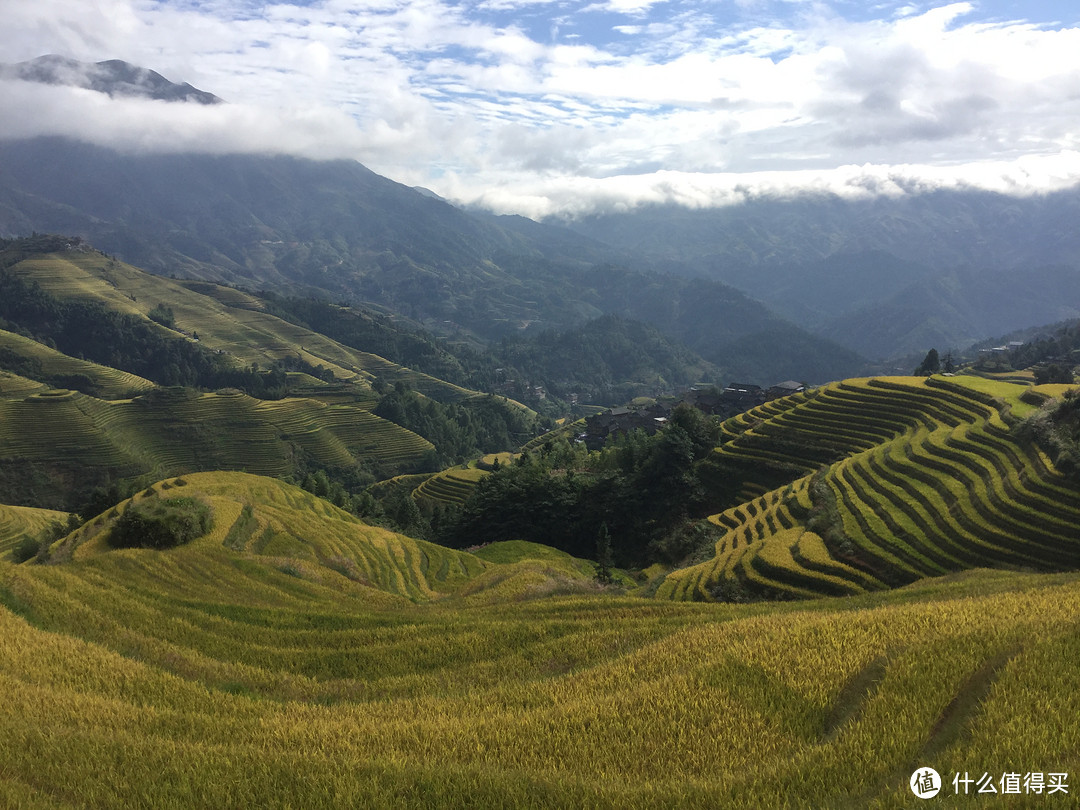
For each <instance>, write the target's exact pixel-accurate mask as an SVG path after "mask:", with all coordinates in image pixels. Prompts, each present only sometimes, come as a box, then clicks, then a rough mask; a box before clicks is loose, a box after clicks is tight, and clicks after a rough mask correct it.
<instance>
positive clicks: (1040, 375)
mask: <svg viewBox="0 0 1080 810" xmlns="http://www.w3.org/2000/svg"><path fill="white" fill-rule="evenodd" d="M1034 374H1035V384H1036V385H1046V384H1047V383H1064V384H1066V385H1071V384H1072V383H1073V372H1072V367H1071V366H1063V365H1059V364H1057V363H1051V364H1050V365H1048V366H1039V367H1038V368H1036V369H1035V371H1034Z"/></svg>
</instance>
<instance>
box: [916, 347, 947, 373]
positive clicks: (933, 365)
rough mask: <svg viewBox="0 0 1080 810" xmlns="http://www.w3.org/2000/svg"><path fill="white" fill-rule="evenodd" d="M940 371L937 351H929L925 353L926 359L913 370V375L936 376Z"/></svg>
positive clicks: (939, 359)
mask: <svg viewBox="0 0 1080 810" xmlns="http://www.w3.org/2000/svg"><path fill="white" fill-rule="evenodd" d="M940 370H941V358H939V357H938V350H937V349H931V350H930V351H928V352H927V353H926V357H924V358H923V361H922V363H921V364H920V365H919V367H918V368H917V369H915V374H917V375H925V376H929V375H931V374H937V373H938V372H939V371H940Z"/></svg>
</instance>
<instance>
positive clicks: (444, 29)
mask: <svg viewBox="0 0 1080 810" xmlns="http://www.w3.org/2000/svg"><path fill="white" fill-rule="evenodd" d="M0 1H2V0H0ZM788 7H790V9H794V11H793V12H792V11H790V9H789V11H788V12H787V13H782V12H784V10H785V8H788ZM843 8H844V7H843V6H836V7H835V8H830V7H829V6H827V5H824V4H823V3H820V2H807V3H784V2H774V1H773V0H756V1H755V2H747V3H742V4H736V5H735V6H732V5H731V4H727V3H725V4H701V3H691V2H686V1H685V0H666V2H652V0H608V2H604V3H591V4H590V2H589V0H474V2H450V0H367V1H366V2H357V1H356V0H321V1H319V0H316V2H313V3H312V4H311V5H299V4H288V3H278V4H270V5H260V4H252V3H250V2H247V0H213V1H212V2H210V0H205V1H200V0H186V2H183V3H176V2H165V0H98V2H95V3H86V2H85V1H84V0H36V2H34V3H21V2H19V3H15V2H12V1H11V0H8V2H7V3H5V25H4V27H3V29H2V30H0V52H3V53H4V54H5V55H6V56H5V58H6V59H8V60H10V61H17V60H21V59H29V58H33V57H35V56H38V55H40V54H42V53H48V52H59V53H62V54H64V55H68V56H73V57H75V58H80V59H83V60H88V61H96V60H100V59H107V58H123V59H126V60H128V61H131V62H134V63H136V64H140V65H143V66H146V67H150V68H153V69H155V70H157V71H159V72H161V73H163V74H164V75H165V76H167V77H168V78H170V79H172V80H174V81H188V82H191V83H192V84H194V85H195V86H196V87H199V88H200V89H204V90H208V91H210V92H213V93H215V94H217V95H219V96H221V97H222V98H224V99H226V100H227V101H229V102H232V103H231V104H230V105H228V106H222V105H219V106H218V107H215V108H213V109H196V108H195V107H194V106H191V105H181V106H173V107H169V106H168V105H163V104H152V103H150V102H138V101H133V100H130V99H128V100H110V99H108V98H106V97H102V96H97V95H96V94H92V93H89V92H88V91H79V92H76V91H72V90H64V89H61V88H43V87H41V86H37V85H23V84H22V83H13V82H3V83H0V102H2V103H4V104H5V109H19V110H20V111H21V114H20V115H19V116H5V117H4V118H3V119H0V137H15V136H19V135H27V134H35V133H67V134H70V133H71V131H72V128H71V121H72V120H78V121H79V122H80V125H79V134H80V136H81V137H85V138H87V139H90V140H93V141H95V142H96V143H102V144H110V143H111V144H115V145H118V146H120V147H122V148H129V149H136V148H137V149H144V150H146V149H167V150H177V149H188V148H195V149H203V150H212V151H287V152H292V153H297V154H303V155H305V156H313V157H344V156H348V157H355V158H357V159H359V160H361V161H362V162H364V163H366V164H367V165H369V166H371V167H372V168H373V169H375V170H376V171H380V172H382V173H384V174H388V175H389V176H391V177H393V178H395V179H399V180H402V181H403V182H408V183H413V184H418V185H424V186H428V187H430V188H433V189H435V190H436V191H438V192H439V193H441V194H443V195H445V196H449V197H453V196H458V197H460V198H461V199H463V200H469V201H479V202H486V203H489V204H491V205H494V206H497V207H499V208H500V210H520V211H523V212H530V213H541V212H543V213H551V212H555V211H558V210H562V209H564V208H565V210H569V211H580V210H584V209H585V208H586V207H588V206H590V205H615V204H636V203H637V202H640V201H643V200H648V199H667V200H677V201H681V202H683V203H684V204H694V205H697V204H724V203H725V202H729V201H731V200H733V199H738V198H739V195H740V194H741V193H743V192H736V191H735V189H737V188H759V187H760V188H768V189H771V190H773V191H775V190H776V189H778V188H785V189H788V188H795V187H798V186H800V185H806V186H807V187H810V188H819V187H821V186H822V184H825V185H826V186H828V187H830V188H831V187H832V184H835V183H839V184H840V185H839V187H842V188H845V189H848V187H849V185H850V188H853V189H856V190H857V191H858V190H859V189H861V191H858V193H866V189H867V188H874V189H879V190H880V189H889V188H891V186H890V185H889V184H890V183H893V182H895V177H902V178H903V179H904V181H905V182H906V183H908V186H905V187H909V186H910V187H918V184H915V180H914V178H915V177H916V176H918V177H919V178H922V180H921V181H920V182H925V183H930V184H933V183H942V184H948V183H951V182H960V181H959V180H956V178H962V179H963V182H969V183H974V182H976V181H978V182H986V183H990V184H991V185H993V186H994V187H998V185H1000V187H1001V188H1006V189H1012V190H1014V191H1015V190H1017V189H1020V188H1022V187H1025V184H1027V185H1030V186H1031V187H1033V188H1040V187H1042V186H1043V185H1045V184H1046V182H1049V181H1047V180H1046V176H1047V175H1046V171H1048V170H1046V171H1044V170H1040V171H1035V172H1033V171H1029V170H1021V169H1020V168H1019V167H1022V166H1025V165H1029V164H1031V161H1035V162H1036V163H1038V165H1040V166H1050V165H1051V164H1052V165H1055V166H1060V167H1061V169H1060V171H1061V172H1064V173H1065V174H1064V175H1062V176H1069V177H1080V173H1077V172H1076V171H1075V168H1076V167H1075V165H1074V164H1075V161H1073V160H1072V159H1071V158H1069V157H1068V156H1070V155H1073V154H1075V151H1076V150H1077V149H1078V148H1080V134H1078V131H1077V128H1076V126H1075V122H1076V121H1077V120H1080V28H1078V27H1075V26H1073V27H1069V26H1063V25H1053V26H1048V25H1038V24H1034V23H1032V22H1025V21H1021V22H1001V21H1000V20H994V19H991V18H989V17H986V16H985V15H984V16H979V15H980V8H979V6H978V5H976V4H973V3H952V4H948V5H945V4H942V5H939V6H927V5H922V7H921V9H920V8H917V7H915V6H914V5H910V6H907V7H903V8H899V9H894V10H892V11H889V10H888V9H883V10H882V11H881V14H882V16H881V17H880V18H878V19H871V20H862V21H851V20H847V19H845V18H844V17H842V16H841V15H840V13H839V10H841V9H843ZM740 9H741V11H740ZM586 11H589V13H588V14H586V13H585V12H586ZM594 12H595V13H594ZM721 13H723V14H728V15H735V17H734V19H730V18H729V19H728V20H727V22H718V20H717V18H716V15H719V14H721ZM739 14H742V15H743V16H742V17H739V16H738V15H739ZM611 15H615V16H614V17H612V16H611ZM628 16H629V17H630V18H631V19H629V20H628V19H627V17H628ZM567 31H572V38H571V35H570V34H567V33H565V32H567ZM12 105H18V106H12ZM1063 156H1065V157H1063ZM1024 161H1027V162H1028V163H1027V164H1025V163H1024ZM1039 161H1042V163H1039ZM1031 165H1034V164H1031ZM852 166H858V167H865V166H869V167H872V168H871V169H867V170H865V171H866V172H869V174H868V175H867V176H868V177H870V178H871V179H872V180H873V182H872V183H869V185H867V184H860V183H859V182H854V181H852V182H854V185H851V184H850V183H849V180H837V179H836V178H845V177H847V178H850V177H852V176H855V175H853V174H852V171H853V170H852V169H851V167H852ZM1009 166H1013V167H1016V168H1015V170H1013V169H1010V170H1008V171H1006V168H1007V167H1009ZM889 167H894V168H895V167H900V168H896V172H899V174H896V172H893V173H890V171H891V170H890V169H889ZM957 167H968V168H965V169H963V171H961V169H959V168H957ZM988 167H993V171H991V172H990V173H989V174H986V170H987V168H988ZM859 172H864V170H863V169H859ZM859 172H856V173H855V174H857V175H858V176H859V177H862V176H863V174H859ZM1069 172H1073V174H1069ZM864 173H865V172H864ZM883 173H884V174H883ZM823 178H825V179H823ZM978 178H983V179H982V180H978ZM986 178H989V179H986ZM912 184H915V185H912ZM994 184H998V185H994ZM1040 184H1042V185H1040ZM845 193H848V192H845ZM620 195H623V196H620ZM620 200H621V201H622V202H621V203H620V202H619V201H620ZM703 201H704V202H703ZM514 206H519V207H518V208H515V207H514Z"/></svg>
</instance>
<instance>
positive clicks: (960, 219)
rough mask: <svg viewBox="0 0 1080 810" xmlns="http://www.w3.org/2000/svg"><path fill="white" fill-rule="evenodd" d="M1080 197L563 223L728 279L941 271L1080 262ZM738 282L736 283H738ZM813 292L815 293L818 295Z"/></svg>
mask: <svg viewBox="0 0 1080 810" xmlns="http://www.w3.org/2000/svg"><path fill="white" fill-rule="evenodd" d="M1078 215H1080V188H1071V189H1066V190H1063V191H1055V192H1048V193H1045V194H1034V195H1029V196H1024V197H1018V196H1010V195H1007V194H1000V193H996V192H989V191H980V190H974V189H957V190H937V191H920V190H918V189H915V188H912V189H908V190H906V191H905V192H904V193H902V194H900V195H898V196H889V195H876V196H865V197H855V198H850V199H849V198H843V197H840V196H838V195H835V194H824V193H816V194H814V193H804V194H798V195H792V196H789V197H766V196H762V197H756V198H752V199H748V200H747V201H745V202H742V203H738V204H733V205H728V206H722V207H717V208H701V209H690V208H684V207H682V206H677V205H643V206H640V207H638V208H636V209H632V210H629V211H622V212H611V213H604V214H594V215H591V216H585V217H580V218H577V219H573V220H553V221H556V222H559V223H560V224H564V225H566V226H567V227H570V228H572V229H574V230H576V231H577V232H579V233H581V234H583V235H586V236H589V237H591V238H593V239H597V240H599V241H601V242H604V243H606V244H610V245H618V246H619V247H620V248H622V249H624V250H627V251H632V252H635V253H638V254H641V255H643V256H648V257H653V258H655V259H657V260H663V261H667V262H669V263H671V265H672V266H677V265H679V264H682V265H684V266H685V267H687V268H688V269H693V270H694V271H696V272H702V273H705V274H707V275H708V276H709V277H712V278H718V279H721V280H724V279H728V278H734V277H738V275H740V274H743V275H744V274H745V273H747V271H748V269H749V268H761V269H766V270H768V269H769V268H775V267H782V266H785V265H788V266H798V265H803V266H808V265H811V264H812V263H814V262H819V261H821V260H822V259H828V258H830V257H834V256H843V255H845V254H848V255H851V254H856V255H857V254H867V253H869V254H872V253H875V252H876V253H878V254H889V255H890V256H892V257H895V259H897V260H899V261H901V262H908V263H913V264H916V265H924V266H926V267H930V268H932V269H934V270H941V269H943V268H953V267H960V266H973V267H988V268H999V269H1011V268H1017V267H1024V266H1028V267H1032V266H1041V265H1052V264H1068V265H1076V264H1078V263H1080V233H1077V232H1076V229H1075V228H1074V227H1072V223H1074V222H1075V221H1076V219H1077V217H1078ZM729 274H731V275H730V276H729ZM808 289H809V287H808Z"/></svg>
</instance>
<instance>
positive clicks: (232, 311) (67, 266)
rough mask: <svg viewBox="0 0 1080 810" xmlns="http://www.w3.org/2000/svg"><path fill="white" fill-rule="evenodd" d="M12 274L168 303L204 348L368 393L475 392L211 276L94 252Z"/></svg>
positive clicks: (107, 299)
mask: <svg viewBox="0 0 1080 810" xmlns="http://www.w3.org/2000/svg"><path fill="white" fill-rule="evenodd" d="M8 272H10V273H12V274H13V275H14V276H16V277H17V278H20V279H22V280H24V281H26V282H32V283H36V284H38V285H39V286H40V288H41V289H42V290H44V291H45V292H47V293H49V294H50V295H53V296H56V297H57V298H58V299H60V300H74V301H91V302H96V303H100V304H103V305H105V306H107V307H108V308H109V309H111V310H113V311H116V312H120V313H127V314H131V315H136V316H140V317H148V316H149V314H150V313H151V312H152V311H153V310H154V308H155V307H156V306H159V305H167V306H168V308H169V309H170V310H171V312H172V315H173V319H174V323H173V326H172V327H171V328H169V327H165V326H161V327H160V328H161V329H162V330H167V333H168V334H170V335H171V336H174V337H186V338H187V339H189V340H194V339H195V338H196V337H197V339H198V343H199V344H200V345H201V346H203V347H205V348H207V349H209V350H211V351H215V352H221V353H223V354H225V355H227V356H229V357H231V358H233V359H234V360H235V361H236V362H238V363H240V364H242V365H250V364H252V363H257V364H261V365H263V366H269V365H271V364H272V363H274V362H275V361H280V360H283V359H297V360H301V361H303V362H305V363H308V364H310V365H312V366H323V367H324V368H326V369H329V370H330V371H331V372H332V373H333V374H334V376H335V378H337V379H338V380H341V381H347V382H350V383H352V384H353V385H355V386H357V387H358V388H359V389H360V392H361V393H362V392H365V391H366V392H367V394H368V396H369V397H370V396H372V395H371V393H370V386H371V384H372V383H373V382H375V381H381V382H383V383H387V384H393V383H396V382H403V383H406V384H408V385H409V386H410V387H412V388H414V389H415V390H417V391H420V392H422V393H424V394H426V395H428V396H431V397H432V398H434V399H438V400H440V401H456V400H459V399H462V398H465V397H468V396H471V395H473V394H474V393H475V392H472V391H468V390H466V389H463V388H461V387H459V386H456V385H453V384H451V383H448V382H445V381H443V380H439V379H436V378H434V377H431V376H429V375H426V374H422V373H420V372H417V371H414V370H412V369H409V368H405V367H403V366H400V365H398V364H396V363H392V362H390V361H388V360H386V359H385V358H382V357H379V356H378V355H374V354H371V353H369V352H363V351H360V350H358V349H353V348H351V347H349V346H344V345H342V344H340V343H338V342H337V341H334V340H332V339H330V338H328V337H326V336H325V335H322V334H320V333H318V332H315V331H313V330H311V329H308V328H305V327H302V326H298V325H297V324H294V323H290V322H288V321H285V320H282V319H281V318H278V317H276V316H274V315H272V314H270V313H268V312H266V307H265V305H264V304H263V302H262V301H261V300H259V299H258V298H257V297H255V296H253V295H250V294H248V293H245V292H242V291H240V290H236V289H232V288H229V287H222V286H218V285H216V284H212V283H209V282H193V281H174V280H170V279H166V278H161V277H159V276H154V275H151V274H150V273H146V272H144V271H142V270H139V269H138V268H135V267H132V266H130V265H127V264H124V263H123V262H118V261H116V260H114V259H111V258H109V257H107V256H105V255H104V254H102V253H99V252H98V251H96V250H92V249H85V250H68V251H63V252H58V253H47V254H39V255H33V256H30V257H28V258H25V259H23V260H22V261H20V262H17V263H16V264H14V265H13V266H11V267H10V268H8ZM3 345H4V343H3V342H0V346H3ZM333 390H334V389H332V391H331V393H332V392H333ZM355 396H356V394H355V393H354V394H353V398H354V399H355Z"/></svg>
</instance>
